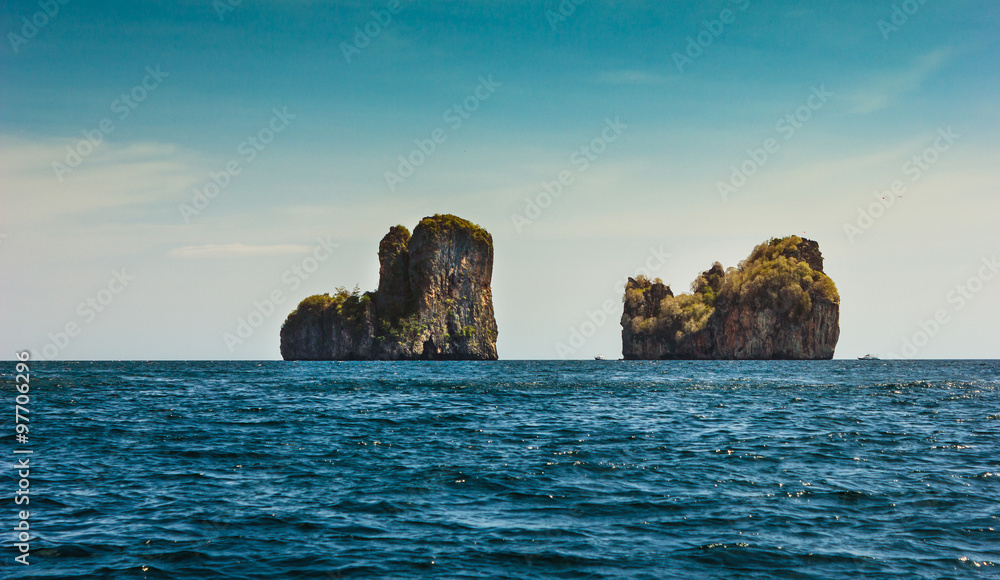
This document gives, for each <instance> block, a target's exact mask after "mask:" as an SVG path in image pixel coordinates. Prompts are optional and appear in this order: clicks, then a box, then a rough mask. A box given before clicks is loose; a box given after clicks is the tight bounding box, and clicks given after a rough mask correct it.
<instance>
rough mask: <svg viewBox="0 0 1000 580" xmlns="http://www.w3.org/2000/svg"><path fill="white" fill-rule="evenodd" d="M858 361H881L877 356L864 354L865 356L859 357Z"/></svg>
mask: <svg viewBox="0 0 1000 580" xmlns="http://www.w3.org/2000/svg"><path fill="white" fill-rule="evenodd" d="M858 360H882V359H880V358H879V357H878V355H877V354H866V355H865V356H859V357H858Z"/></svg>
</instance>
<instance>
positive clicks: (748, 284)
mask: <svg viewBox="0 0 1000 580" xmlns="http://www.w3.org/2000/svg"><path fill="white" fill-rule="evenodd" d="M810 244H812V242H810ZM800 246H802V247H801V248H800ZM809 261H811V262H812V263H813V264H814V265H816V266H819V267H822V266H821V264H822V258H821V257H820V256H819V254H818V251H816V252H815V253H813V250H812V246H807V245H806V244H803V240H802V238H800V237H798V236H789V237H786V238H780V239H779V238H773V239H772V240H770V241H769V242H767V243H764V244H760V245H758V246H757V247H755V248H754V250H753V252H751V253H750V256H749V257H747V258H746V259H745V260H743V261H742V262H740V264H739V266H738V267H736V268H729V269H728V270H723V268H722V265H721V264H719V263H718V262H716V263H715V264H714V265H713V266H712V268H710V269H709V270H708V271H706V272H704V273H702V274H701V275H700V276H698V278H697V279H696V280H695V281H694V283H692V285H691V293H690V294H680V295H678V296H674V295H673V294H672V293H671V292H670V290H669V288H664V287H662V286H659V288H661V290H660V292H661V294H662V295H663V298H662V299H660V302H659V305H658V308H657V309H656V312H655V315H653V316H647V317H635V318H633V319H632V321H631V325H632V327H631V330H632V332H634V333H637V334H647V333H650V334H651V333H655V334H657V335H660V336H668V337H671V338H672V339H673V340H674V341H676V342H677V343H680V342H682V341H683V340H685V339H686V338H687V337H690V336H692V335H695V334H697V333H698V332H700V331H701V330H703V329H704V328H705V327H706V326H707V325H708V323H709V319H710V318H711V316H712V314H713V313H714V312H715V310H716V308H717V307H719V306H721V305H733V304H737V303H739V304H741V305H743V306H746V307H749V308H751V309H752V310H758V311H759V310H765V309H767V310H772V311H774V312H776V313H777V314H778V315H779V316H783V317H784V318H785V319H786V320H788V321H792V322H794V321H796V320H799V319H801V318H802V317H803V316H805V315H807V314H809V313H810V312H811V311H812V308H813V300H814V299H815V300H821V301H827V302H831V303H834V304H840V295H839V294H838V293H837V287H836V286H835V285H834V283H833V280H832V279H830V277H829V276H827V275H826V274H825V273H823V272H822V271H821V270H818V269H814V268H813V267H811V266H810V263H809ZM658 282H659V280H657V281H655V282H650V281H649V280H648V279H646V278H645V277H643V276H639V277H637V278H636V279H635V280H634V282H630V283H629V284H628V286H627V287H626V289H625V296H624V302H625V304H626V312H638V311H639V309H640V308H641V305H642V304H643V303H644V302H645V301H646V298H645V294H646V293H647V292H650V291H653V290H654V289H656V288H657V287H658ZM654 296H655V295H654Z"/></svg>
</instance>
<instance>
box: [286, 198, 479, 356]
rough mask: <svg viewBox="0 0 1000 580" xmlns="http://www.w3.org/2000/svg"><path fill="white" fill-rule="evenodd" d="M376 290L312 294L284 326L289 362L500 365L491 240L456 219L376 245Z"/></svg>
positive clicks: (397, 233) (432, 222)
mask: <svg viewBox="0 0 1000 580" xmlns="http://www.w3.org/2000/svg"><path fill="white" fill-rule="evenodd" d="M378 259H379V283H378V290H377V291H375V292H365V293H364V294H362V293H360V292H359V291H358V290H355V291H354V292H348V291H347V290H345V289H343V288H341V289H338V291H337V292H336V293H335V294H334V295H333V296H330V295H329V294H323V295H318V296H310V297H309V298H306V299H305V300H303V301H302V302H301V303H300V304H299V306H298V308H296V309H295V311H294V312H292V313H291V314H289V315H288V318H287V319H286V320H285V323H284V325H282V327H281V356H282V358H284V359H285V360H496V359H497V347H496V341H497V323H496V319H495V318H494V317H493V291H492V290H491V289H490V282H491V280H492V277H493V237H492V236H491V235H490V234H489V232H487V231H486V230H484V229H483V228H481V227H479V226H477V225H475V224H473V223H472V222H469V221H467V220H464V219H462V218H459V217H456V216H453V215H435V216H433V217H427V218H424V219H423V220H421V221H420V223H419V224H417V227H416V228H414V230H413V235H412V237H411V236H410V232H409V230H407V229H406V228H405V227H403V226H394V227H392V228H390V229H389V233H388V234H386V235H385V237H384V238H382V242H381V243H380V244H379V248H378Z"/></svg>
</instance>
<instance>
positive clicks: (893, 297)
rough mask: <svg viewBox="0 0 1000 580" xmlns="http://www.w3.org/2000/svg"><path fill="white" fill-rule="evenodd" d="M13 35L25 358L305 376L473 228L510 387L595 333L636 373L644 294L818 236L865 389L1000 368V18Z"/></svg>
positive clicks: (586, 21) (589, 8)
mask: <svg viewBox="0 0 1000 580" xmlns="http://www.w3.org/2000/svg"><path fill="white" fill-rule="evenodd" d="M903 8H906V10H905V11H904V9H903ZM373 11H374V12H373ZM39 14H41V15H42V17H39V16H38V15H39ZM366 30H367V33H366V32H365V31H366ZM0 31H2V32H3V33H4V43H3V49H2V51H0V79H2V81H0V104H2V106H0V179H2V188H0V191H2V193H0V267H2V268H3V271H4V276H5V281H4V284H3V287H2V295H0V299H2V300H3V302H4V305H5V307H4V309H3V311H2V314H0V325H2V326H3V328H4V329H5V332H4V333H3V335H2V336H0V341H2V344H0V346H2V350H3V351H4V354H3V356H4V357H10V358H13V353H14V352H15V351H20V350H24V349H28V350H31V351H32V354H33V355H35V356H38V357H44V358H52V359H55V360H127V359H135V360H230V359H237V360H269V359H277V358H280V353H279V351H278V330H279V328H280V326H281V323H282V322H283V320H284V318H285V316H286V315H287V314H288V313H289V312H290V311H291V310H292V309H294V307H295V306H296V304H298V302H299V301H300V300H302V299H303V298H305V297H307V296H309V295H312V294H322V293H326V292H332V291H333V290H334V289H335V288H336V287H338V286H345V287H348V288H352V287H354V286H355V285H358V286H360V288H361V289H362V290H374V289H375V288H376V286H377V284H378V258H377V250H378V242H379V240H380V239H381V238H382V236H383V235H384V234H385V233H386V232H387V231H388V229H389V227H390V226H393V225H396V224H402V225H404V226H406V227H407V228H410V229H411V230H412V229H413V227H414V226H415V225H416V224H417V222H418V221H419V220H420V219H421V218H422V217H424V216H428V215H433V214H435V213H451V214H455V215H458V216H461V217H463V218H465V219H468V220H470V221H472V222H475V223H477V224H479V225H481V226H483V227H484V228H486V229H487V230H488V231H489V232H490V233H491V234H492V236H493V239H494V246H495V263H494V271H493V296H494V305H495V310H496V318H497V324H498V326H499V338H498V342H497V347H498V351H499V356H500V358H501V359H505V360H541V359H553V358H563V357H561V356H560V349H559V347H558V345H560V344H564V345H568V346H569V345H571V342H570V341H571V337H572V336H573V333H581V334H584V333H586V331H587V330H589V327H588V326H586V325H587V324H588V323H589V324H592V325H593V327H594V334H593V336H592V337H587V338H586V339H585V340H584V341H583V344H582V345H581V346H579V347H578V348H574V349H573V352H572V353H571V354H569V355H567V356H566V358H579V359H590V358H593V356H594V355H597V354H603V355H604V356H606V357H607V358H609V359H613V358H618V357H620V356H621V327H620V326H619V318H620V316H621V297H622V289H621V286H622V283H623V282H624V280H625V279H626V278H627V277H628V276H634V275H636V274H637V273H639V272H640V269H641V268H647V267H648V274H649V275H650V276H651V277H660V278H662V279H663V280H664V281H665V282H666V283H668V284H670V285H671V286H672V288H673V289H674V291H675V292H678V293H679V292H684V291H687V290H688V287H689V285H690V283H691V282H692V281H693V280H694V279H695V277H696V276H697V275H698V274H699V273H700V272H702V271H704V270H705V269H707V268H708V267H710V266H711V264H712V263H713V262H715V261H719V262H721V263H722V264H723V265H724V266H726V267H729V266H735V265H736V264H737V262H739V260H741V259H743V258H745V257H746V256H747V255H748V254H749V253H750V252H751V250H752V249H753V248H754V246H755V245H757V244H759V243H761V242H764V241H766V240H768V239H770V238H771V237H781V236H785V235H792V234H795V235H799V236H802V237H806V238H809V239H812V240H816V241H818V242H819V245H820V249H821V251H822V252H823V256H824V258H825V270H826V272H827V273H828V274H829V275H830V276H831V277H832V279H833V280H834V281H835V283H836V284H837V287H838V289H839V292H840V296H841V318H840V327H841V335H840V342H839V344H838V347H837V354H836V356H837V358H854V357H857V356H861V355H864V354H866V353H873V354H880V355H882V356H883V357H887V356H889V355H890V354H895V355H902V353H903V347H904V344H905V341H906V340H910V341H911V342H912V341H913V339H914V337H919V336H920V335H919V333H921V332H926V333H927V334H928V335H933V336H928V340H927V341H926V344H925V345H923V346H919V345H917V346H915V347H914V355H913V356H912V358H917V359H937V358H944V359H972V360H975V359H996V358H1000V340H998V339H1000V330H998V329H1000V309H998V308H997V307H996V304H997V300H998V298H1000V276H996V273H997V270H996V269H995V268H1000V264H998V262H997V257H998V254H1000V239H998V236H997V232H998V231H1000V228H998V225H1000V223H998V222H1000V220H998V216H1000V200H998V197H997V195H996V192H997V188H998V186H1000V163H998V162H1000V144H998V142H997V139H996V136H997V135H998V134H1000V111H998V110H997V107H996V95H997V94H1000V34H998V32H1000V4H996V3H993V2H987V1H985V0H981V1H971V0H969V1H958V2H950V3H945V2H935V1H933V0H928V1H926V2H924V3H920V2H917V1H916V0H907V1H905V2H901V1H899V0H886V1H883V0H878V1H875V2H871V3H866V4H864V5H859V3H854V2H851V3H847V2H833V3H824V2H818V1H815V2H814V1H785V2H779V3H776V4H768V5H765V4H764V3H758V2H754V1H751V0H735V1H733V0H727V1H710V2H704V3H697V4H695V3H683V2H669V3H666V4H665V5H664V3H661V2H620V3H615V4H614V5H613V6H608V5H605V4H600V3H596V2H586V1H582V0H579V4H577V3H576V2H573V1H570V0H566V1H564V2H559V1H555V0H552V1H546V2H541V3H529V2H477V3H475V4H473V5H461V4H457V3H453V2H427V3H421V4H420V5H411V4H407V3H405V2H404V3H395V2H392V1H376V2H361V1H346V2H336V3H329V2H320V1H309V0H301V1H292V0H286V1H280V2H251V1H249V0H243V1H242V2H236V1H235V0H217V1H215V2H211V1H201V2H191V1H182V2H168V3H163V4H158V5H143V4H137V3H126V2H119V1H112V2H101V3H92V2H86V1H84V0H42V1H41V2H39V1H38V0H32V1H21V0H12V1H11V2H8V3H6V4H5V6H4V8H3V9H0ZM699 41H700V43H699ZM401 158H403V159H407V158H408V159H409V160H410V161H409V164H410V165H411V166H410V167H408V166H407V163H406V162H404V161H401ZM411 170H412V171H411ZM734 172H735V173H736V175H734ZM560 174H568V175H569V178H570V179H571V183H570V185H567V186H564V187H563V188H562V191H561V192H560V193H559V195H558V196H556V197H555V198H554V199H552V201H551V204H550V205H548V206H547V207H544V208H542V207H538V208H531V207H529V203H528V202H526V199H530V200H539V199H541V200H542V204H543V205H544V199H545V195H544V194H543V192H545V191H546V188H548V189H549V190H552V189H553V188H554V187H555V186H554V185H553V184H554V183H556V182H557V181H558V180H559V177H560ZM720 184H722V185H720ZM894 189H895V192H893V190H894ZM205 194H207V197H200V196H202V195H205ZM899 194H901V196H900V195H899ZM540 196H541V198H540ZM883 198H885V201H884V203H880V202H881V200H883ZM872 204H876V205H874V206H873V205H872ZM873 214H875V215H873ZM321 255H322V256H325V257H323V258H322V259H319V256H321ZM310 257H315V258H314V262H309V261H308V260H309V259H310ZM313 263H315V264H316V268H315V270H313V271H311V272H310V271H306V270H309V269H311V265H312V264H313ZM643 273H645V272H643ZM995 278H996V279H995ZM276 291H278V292H280V293H281V295H282V296H283V301H282V303H281V304H278V305H277V306H276V307H274V308H268V305H267V302H268V300H269V299H270V297H271V296H273V295H274V292H276ZM608 300H612V301H614V304H615V305H616V308H617V315H611V314H607V312H605V311H604V305H605V304H606V303H607V301H608ZM255 311H257V312H261V319H262V321H263V322H262V324H261V325H260V326H259V327H257V328H255V329H254V330H253V332H252V333H251V334H250V336H248V337H247V338H245V339H242V340H243V342H242V343H240V344H237V345H235V346H234V345H232V344H229V345H227V343H226V341H225V339H224V337H225V335H226V334H234V333H236V329H237V328H238V326H239V325H240V320H241V319H243V320H246V318H247V317H248V316H249V315H250V314H251V313H253V312H255ZM598 312H601V313H602V314H603V317H602V315H601V314H598ZM935 317H937V321H934V319H935ZM929 321H934V322H929ZM67 325H75V328H76V329H77V330H78V332H76V333H75V335H74V336H68V335H67V340H65V341H64V342H65V345H62V344H57V343H61V342H63V341H62V339H61V335H60V333H63V332H66V328H67ZM581 331H583V332H581ZM917 342H921V340H920V339H919V338H918V339H917ZM48 345H54V346H53V347H51V348H49V352H50V353H51V352H53V349H54V352H55V356H47V354H45V353H44V352H43V351H44V350H45V348H46V347H47V346H48Z"/></svg>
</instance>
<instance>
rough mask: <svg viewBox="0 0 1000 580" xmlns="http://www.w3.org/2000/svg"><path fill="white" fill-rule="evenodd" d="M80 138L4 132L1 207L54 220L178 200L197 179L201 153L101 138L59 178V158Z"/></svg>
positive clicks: (22, 218) (0, 161)
mask: <svg viewBox="0 0 1000 580" xmlns="http://www.w3.org/2000/svg"><path fill="white" fill-rule="evenodd" d="M79 142H80V140H79V139H71V138H66V139H24V138H20V137H11V136H5V135H0V176H2V178H3V182H4V189H5V192H4V196H3V203H2V207H3V209H4V211H5V213H8V214H12V215H17V216H18V221H26V222H32V221H37V220H50V219H52V218H53V217H55V216H66V215H74V214H82V213H88V212H94V211H100V210H107V209H111V208H119V207H124V206H141V205H150V204H158V203H163V202H166V201H173V200H176V199H178V198H180V197H181V196H182V195H183V192H185V191H186V190H187V189H189V188H190V187H191V186H192V185H194V184H196V183H198V180H199V179H202V178H203V177H202V176H203V174H202V173H201V172H200V171H198V169H197V167H198V165H199V164H200V163H199V161H198V155H197V154H196V153H194V152H192V151H187V150H182V149H180V148H178V147H175V146H174V145H170V144H163V143H148V142H138V143H131V144H109V143H107V142H105V143H101V144H100V145H98V146H97V147H94V148H93V151H92V153H91V154H90V155H89V156H87V157H86V158H85V159H83V160H82V161H81V162H80V163H79V165H78V166H77V167H76V168H75V169H73V170H72V171H71V172H69V173H68V174H65V175H63V180H62V181H61V182H60V181H59V179H58V177H57V176H56V174H55V172H54V170H53V164H54V163H63V162H64V161H65V158H66V156H67V154H68V151H67V148H73V147H76V146H78V143H79Z"/></svg>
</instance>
